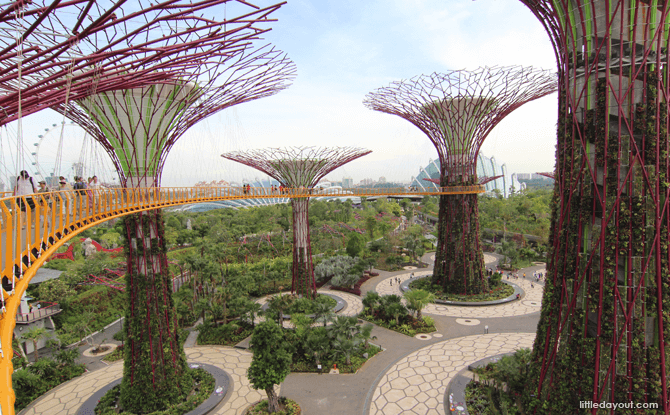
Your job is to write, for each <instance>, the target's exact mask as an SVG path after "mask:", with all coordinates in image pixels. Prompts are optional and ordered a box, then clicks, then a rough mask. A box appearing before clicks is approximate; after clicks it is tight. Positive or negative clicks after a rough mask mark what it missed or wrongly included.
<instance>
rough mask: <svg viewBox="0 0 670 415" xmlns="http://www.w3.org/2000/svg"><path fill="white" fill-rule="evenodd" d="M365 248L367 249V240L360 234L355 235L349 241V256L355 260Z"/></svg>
mask: <svg viewBox="0 0 670 415" xmlns="http://www.w3.org/2000/svg"><path fill="white" fill-rule="evenodd" d="M363 248H365V238H363V236H362V235H361V234H359V233H353V234H352V235H351V236H350V237H349V240H348V241H347V255H349V256H350V257H352V258H355V257H357V256H358V254H360V253H361V251H362V250H363Z"/></svg>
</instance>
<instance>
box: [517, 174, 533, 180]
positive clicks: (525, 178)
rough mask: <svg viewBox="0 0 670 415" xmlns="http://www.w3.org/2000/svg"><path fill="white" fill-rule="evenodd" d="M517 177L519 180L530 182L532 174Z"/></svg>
mask: <svg viewBox="0 0 670 415" xmlns="http://www.w3.org/2000/svg"><path fill="white" fill-rule="evenodd" d="M516 177H517V179H519V180H530V178H531V174H530V173H517V174H516Z"/></svg>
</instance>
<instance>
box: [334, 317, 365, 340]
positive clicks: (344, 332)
mask: <svg viewBox="0 0 670 415" xmlns="http://www.w3.org/2000/svg"><path fill="white" fill-rule="evenodd" d="M356 323H358V319H357V318H356V317H348V316H337V318H336V319H335V320H334V321H333V324H332V325H331V326H330V332H331V337H335V338H338V337H344V338H345V339H353V338H354V337H355V336H356V334H357V333H358V326H357V325H356Z"/></svg>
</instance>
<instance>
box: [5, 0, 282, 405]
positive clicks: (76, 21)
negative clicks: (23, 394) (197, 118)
mask: <svg viewBox="0 0 670 415" xmlns="http://www.w3.org/2000/svg"><path fill="white" fill-rule="evenodd" d="M227 2H228V0H201V1H198V2H188V3H182V2H178V1H175V0H166V1H161V2H155V3H148V2H146V3H147V4H144V3H145V2H133V3H132V4H131V5H130V6H128V8H129V9H130V10H128V12H127V13H126V12H125V11H124V9H123V7H121V6H122V5H123V3H125V0H118V1H97V2H96V1H90V0H86V1H79V0H71V1H68V2H60V1H53V2H50V3H48V4H47V3H46V2H45V3H44V4H46V5H44V4H38V3H37V2H25V1H15V2H11V3H10V4H8V5H5V6H6V8H2V7H0V49H2V53H0V79H1V80H2V81H1V82H0V100H2V103H3V104H2V106H3V108H2V109H0V111H1V112H2V115H1V116H0V125H4V124H6V123H7V122H10V121H12V120H13V119H18V120H20V119H21V116H22V115H26V114H28V113H31V112H35V111H38V110H40V109H42V108H44V107H45V106H47V105H56V104H61V107H62V108H61V109H63V108H66V107H68V105H67V104H68V98H69V100H70V103H71V102H72V101H73V100H80V99H83V98H84V97H86V96H88V95H90V94H94V93H96V92H104V91H110V90H113V89H117V88H123V87H125V88H134V87H144V86H147V85H153V84H156V83H158V84H160V82H163V83H164V82H165V81H166V80H173V79H178V78H179V77H181V76H182V75H183V74H184V73H187V72H188V71H189V70H191V69H192V68H193V67H198V66H199V63H200V60H202V58H203V56H207V55H208V54H209V53H210V52H212V51H220V50H222V49H223V48H227V51H228V53H229V54H230V55H231V56H232V55H235V54H239V53H241V52H242V51H243V50H244V48H246V47H247V46H248V44H249V42H251V41H252V40H253V39H255V38H257V37H258V36H259V35H260V34H261V33H263V32H264V31H267V30H268V29H263V28H259V27H257V26H258V25H257V23H264V22H269V21H272V19H270V18H269V17H268V15H269V14H270V13H271V12H272V11H274V10H276V9H277V8H278V7H279V6H280V5H275V6H270V7H266V8H263V9H260V8H256V7H255V6H251V5H249V4H248V3H247V4H242V3H243V2H242V3H240V4H242V6H243V7H245V8H246V7H249V8H250V9H249V10H247V12H245V13H242V14H241V15H239V16H237V17H233V18H231V19H227V20H226V21H224V22H221V21H217V20H211V19H206V18H203V17H202V16H201V15H200V12H201V11H205V10H208V9H209V8H210V7H211V6H216V5H222V4H225V3H227ZM138 10H139V11H138ZM221 14H223V13H221ZM222 29H223V30H222ZM22 109H23V110H24V111H23V114H22ZM64 111H67V110H64ZM19 127H20V123H19ZM57 237H58V238H60V234H57ZM52 243H54V240H53V239H52V238H49V240H48V241H45V243H44V244H43V247H44V248H43V249H46V247H48V245H49V244H52ZM33 254H35V255H39V253H37V252H36V253H33ZM25 262H26V266H27V261H25ZM16 270H17V271H16V281H15V280H14V279H12V281H8V280H7V278H3V283H2V288H1V291H0V292H1V294H2V300H3V302H2V305H3V307H2V313H1V314H0V327H1V330H0V331H1V333H0V334H1V336H2V338H1V340H2V345H3V346H4V347H3V351H4V353H2V354H0V376H2V384H4V385H11V376H12V372H13V370H12V364H11V358H12V355H11V353H7V350H10V351H11V344H12V333H13V328H14V326H15V320H14V314H15V313H16V310H17V306H18V303H19V301H20V297H21V294H22V293H23V292H25V290H26V288H27V285H28V283H29V280H27V279H25V278H23V274H22V272H21V270H20V269H19V267H16ZM5 305H6V306H7V307H6V308H5ZM0 398H1V402H0V404H1V405H2V409H3V411H5V412H7V413H12V408H13V403H14V400H15V396H14V393H13V391H12V390H11V387H7V388H6V389H4V390H2V391H0Z"/></svg>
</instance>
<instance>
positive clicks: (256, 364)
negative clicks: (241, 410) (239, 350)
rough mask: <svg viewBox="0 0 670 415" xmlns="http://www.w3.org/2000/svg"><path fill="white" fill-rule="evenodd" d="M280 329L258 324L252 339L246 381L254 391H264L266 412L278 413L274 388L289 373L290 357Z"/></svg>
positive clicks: (269, 323) (267, 324)
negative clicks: (266, 398)
mask: <svg viewBox="0 0 670 415" xmlns="http://www.w3.org/2000/svg"><path fill="white" fill-rule="evenodd" d="M288 349H289V345H288V343H287V342H286V339H285V338H284V334H283V333H282V329H280V328H279V326H277V325H276V324H275V323H274V322H272V321H265V322H263V323H260V324H259V325H257V326H256V328H255V329H254V333H253V335H252V336H251V350H252V351H253V353H254V357H253V359H252V360H251V366H249V370H248V371H247V378H249V382H251V386H252V387H253V388H254V389H264V390H265V393H266V394H267V395H268V412H270V413H275V412H277V411H278V410H279V397H278V396H277V394H276V393H275V390H274V387H275V385H278V384H280V383H282V382H283V381H284V379H286V376H288V374H289V372H290V371H291V354H290V353H289V351H288Z"/></svg>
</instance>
